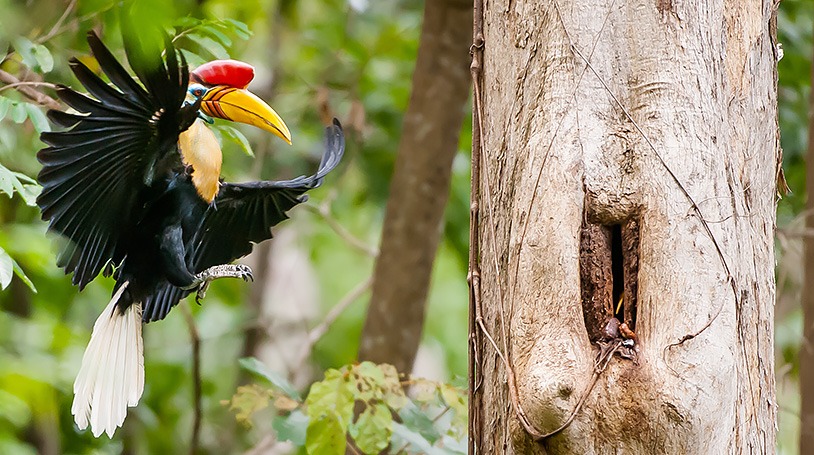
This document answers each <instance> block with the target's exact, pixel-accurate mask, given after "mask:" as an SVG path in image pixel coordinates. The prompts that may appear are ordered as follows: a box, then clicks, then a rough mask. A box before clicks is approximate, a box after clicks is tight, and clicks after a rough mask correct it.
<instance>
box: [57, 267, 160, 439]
mask: <svg viewBox="0 0 814 455" xmlns="http://www.w3.org/2000/svg"><path fill="white" fill-rule="evenodd" d="M127 285H128V283H127V282H125V283H124V284H122V285H121V287H119V289H118V290H117V291H116V293H115V294H114V295H113V298H112V299H110V303H108V304H107V307H106V308H105V309H104V311H102V314H100V315H99V318H98V319H96V323H95V324H94V325H93V333H92V334H91V336H90V342H89V343H88V347H87V348H85V355H84V356H82V366H81V367H80V368H79V374H78V375H77V376H76V381H75V382H74V384H73V391H74V399H73V406H71V414H73V415H74V420H75V421H76V425H77V426H78V427H79V429H80V430H84V429H85V428H87V427H88V424H90V428H91V431H92V432H93V435H94V436H96V437H98V436H99V435H101V434H102V433H107V435H108V437H113V433H114V432H115V431H116V428H118V427H120V426H122V423H124V418H125V416H126V415H127V407H128V406H135V405H137V404H138V400H139V398H141V394H142V393H143V392H144V343H143V341H142V338H141V303H133V304H132V305H130V306H129V307H127V309H126V310H125V311H124V314H122V313H121V311H119V309H118V308H117V307H116V303H117V302H118V301H119V299H120V298H121V296H122V293H124V290H125V288H127Z"/></svg>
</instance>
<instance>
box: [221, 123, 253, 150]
mask: <svg viewBox="0 0 814 455" xmlns="http://www.w3.org/2000/svg"><path fill="white" fill-rule="evenodd" d="M218 129H219V130H220V132H221V134H222V137H223V138H225V139H229V140H230V141H232V142H234V143H235V144H237V145H238V146H239V147H240V149H241V150H243V153H245V154H246V155H249V156H251V157H254V151H253V150H252V145H251V144H250V143H249V140H248V139H246V136H244V135H243V133H241V132H240V130H238V129H237V128H235V127H233V126H230V125H223V124H220V125H218Z"/></svg>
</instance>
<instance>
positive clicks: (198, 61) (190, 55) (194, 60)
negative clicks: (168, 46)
mask: <svg viewBox="0 0 814 455" xmlns="http://www.w3.org/2000/svg"><path fill="white" fill-rule="evenodd" d="M181 53H183V54H184V58H185V59H186V61H187V63H188V64H189V66H190V68H196V67H199V66H201V65H203V64H204V63H206V59H205V58H203V57H201V56H200V55H198V54H196V53H194V52H192V51H190V50H187V49H182V50H181Z"/></svg>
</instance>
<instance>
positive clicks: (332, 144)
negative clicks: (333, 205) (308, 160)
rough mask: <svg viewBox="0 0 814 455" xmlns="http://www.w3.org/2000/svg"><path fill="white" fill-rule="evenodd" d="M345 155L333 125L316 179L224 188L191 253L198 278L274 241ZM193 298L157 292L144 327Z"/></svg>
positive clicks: (172, 290) (168, 289) (169, 289)
mask: <svg viewBox="0 0 814 455" xmlns="http://www.w3.org/2000/svg"><path fill="white" fill-rule="evenodd" d="M344 151H345V137H344V135H343V134H342V126H341V125H340V124H339V121H338V120H336V119H334V123H333V125H331V126H329V127H328V128H326V131H325V152H324V154H323V155H322V161H321V162H320V165H319V169H318V170H317V172H316V174H314V175H312V176H309V177H305V176H301V177H297V178H295V179H293V180H284V181H262V182H248V183H224V184H223V185H221V188H220V192H219V193H218V196H217V197H216V198H215V202H214V203H213V204H212V205H210V207H209V209H207V211H206V213H205V214H204V219H203V224H202V226H201V229H200V230H199V231H198V232H197V233H196V235H195V237H194V238H193V240H192V242H191V243H190V248H189V250H188V251H189V252H188V255H189V257H188V261H189V262H190V264H192V268H193V269H194V271H195V273H199V272H201V271H203V270H205V269H207V268H208V267H211V266H213V265H220V264H227V263H229V262H232V261H234V260H235V259H237V258H240V257H243V256H245V255H247V254H249V253H250V252H251V251H252V247H253V244H255V243H260V242H262V241H263V240H267V239H270V238H271V237H272V235H271V228H272V227H273V226H274V225H276V224H277V223H279V222H281V221H283V220H285V219H287V218H288V216H287V215H286V212H287V211H288V210H290V209H291V208H292V207H294V206H295V205H297V204H299V203H301V202H304V201H305V200H306V196H305V192H306V191H308V190H310V189H313V188H316V187H318V186H319V185H320V184H321V183H322V179H323V178H324V177H325V175H327V174H328V173H329V172H330V171H332V170H333V169H334V168H335V167H336V166H337V164H339V161H340V160H341V159H342V154H343V153H344ZM188 294H189V291H184V290H181V289H179V288H177V287H175V286H172V285H171V284H169V283H163V284H162V285H161V286H159V289H158V291H157V292H156V293H154V294H153V295H152V296H150V297H149V298H148V299H147V301H146V302H145V304H144V313H143V318H144V321H145V322H150V321H157V320H159V319H163V318H164V317H165V316H166V315H167V313H169V311H170V309H172V307H173V306H175V305H176V304H177V303H178V301H179V300H180V299H182V298H183V297H185V296H186V295H188Z"/></svg>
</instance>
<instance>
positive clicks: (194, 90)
mask: <svg viewBox="0 0 814 455" xmlns="http://www.w3.org/2000/svg"><path fill="white" fill-rule="evenodd" d="M204 93H206V88H205V87H202V86H200V85H197V84H195V85H193V86H191V87H190V88H189V94H190V95H192V96H194V97H195V98H200V97H202V96H203V95H204Z"/></svg>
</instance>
